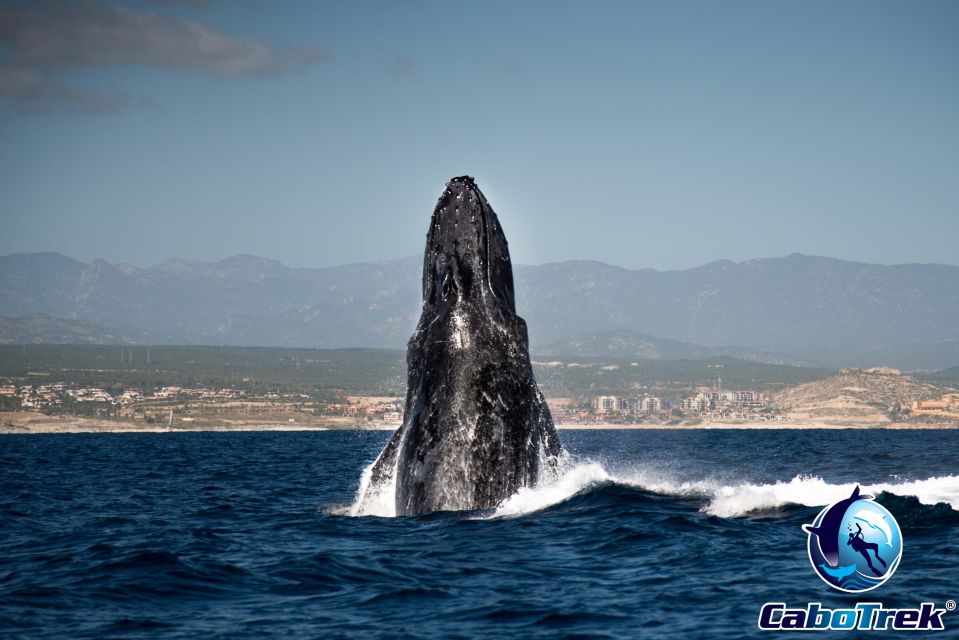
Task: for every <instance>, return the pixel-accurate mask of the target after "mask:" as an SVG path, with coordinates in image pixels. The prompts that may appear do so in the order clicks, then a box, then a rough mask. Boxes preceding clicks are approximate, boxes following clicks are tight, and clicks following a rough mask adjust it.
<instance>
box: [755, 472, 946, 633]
mask: <svg viewBox="0 0 959 640" xmlns="http://www.w3.org/2000/svg"><path fill="white" fill-rule="evenodd" d="M803 530H804V531H805V532H806V533H807V534H808V539H807V545H806V550H807V552H808V554H809V562H810V563H811V564H812V567H813V569H814V570H815V571H816V575H818V576H819V577H820V578H821V579H822V580H823V582H825V583H826V584H828V585H829V586H831V587H832V588H834V589H838V590H840V591H845V592H846V593H863V592H865V591H870V590H872V589H875V588H876V587H878V586H879V585H881V584H883V583H885V582H886V581H887V580H889V578H891V577H892V574H893V573H895V571H896V568H898V566H899V560H900V559H901V558H902V531H901V530H900V528H899V523H898V522H896V519H895V518H894V517H893V515H892V514H891V513H890V512H889V511H888V510H887V509H886V508H885V507H883V506H882V505H880V504H877V503H875V502H874V501H873V499H872V496H867V495H863V494H862V493H860V490H859V485H856V488H855V489H853V492H852V495H850V496H849V497H848V498H845V499H843V500H840V501H839V502H836V503H834V504H831V505H829V506H827V507H826V508H825V509H823V510H822V511H821V512H820V513H819V515H818V516H816V519H815V520H814V521H813V523H812V524H805V525H803ZM955 608H956V603H955V601H954V600H949V601H947V602H946V606H945V608H943V609H938V608H936V606H935V604H933V603H932V602H923V603H922V604H921V605H920V606H919V608H918V609H887V608H885V607H884V606H883V605H882V603H880V602H858V603H856V605H855V607H853V608H851V609H828V608H826V607H823V606H822V604H821V603H819V602H810V603H809V604H807V605H806V606H805V607H804V608H802V609H793V608H788V607H787V606H786V603H785V602H767V603H766V604H764V605H763V606H762V609H760V611H759V628H760V629H761V630H764V631H825V630H830V629H832V630H853V629H855V630H860V631H874V630H878V631H885V630H910V631H920V630H922V631H934V630H941V629H945V625H944V624H943V621H942V616H943V615H945V613H946V612H947V611H953V610H955Z"/></svg>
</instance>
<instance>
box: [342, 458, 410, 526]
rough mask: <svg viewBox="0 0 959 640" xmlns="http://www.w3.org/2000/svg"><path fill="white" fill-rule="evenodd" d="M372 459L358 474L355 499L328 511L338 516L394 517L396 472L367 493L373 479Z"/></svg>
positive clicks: (374, 462) (373, 463)
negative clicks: (348, 503) (358, 485)
mask: <svg viewBox="0 0 959 640" xmlns="http://www.w3.org/2000/svg"><path fill="white" fill-rule="evenodd" d="M375 464H376V461H375V460H374V461H373V462H371V463H370V464H369V466H368V467H366V469H363V475H362V476H360V488H359V489H357V491H356V499H355V500H353V504H350V505H346V506H343V507H334V508H332V509H330V513H333V514H335V515H340V516H354V517H355V516H379V517H380V518H394V517H396V499H395V496H396V474H395V473H393V474H391V476H390V481H389V482H386V483H384V484H382V485H380V486H379V488H378V489H377V490H376V491H374V492H372V493H367V490H368V488H369V486H370V482H371V481H372V479H373V465H375Z"/></svg>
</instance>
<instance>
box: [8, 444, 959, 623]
mask: <svg viewBox="0 0 959 640" xmlns="http://www.w3.org/2000/svg"><path fill="white" fill-rule="evenodd" d="M389 435H390V434H389V433H385V432H365V431H328V432H303V433H288V432H286V433H270V432H262V433H170V434H90V435H25V436H18V435H9V436H0V637H2V638H5V639H10V638H31V639H34V638H190V639H194V638H261V637H263V638H266V637H270V638H657V639H658V638H743V637H751V636H757V635H758V636H766V637H780V636H786V637H806V636H807V635H808V634H803V633H796V632H793V633H791V634H790V633H788V632H764V633H761V632H759V631H758V629H757V619H758V613H759V609H760V607H761V606H762V605H763V603H765V602H767V601H777V602H785V603H787V604H788V605H790V606H801V607H805V605H806V604H807V603H809V602H821V603H822V604H823V606H826V607H832V608H843V607H849V606H853V605H854V604H855V603H856V602H858V601H863V602H881V603H883V604H884V605H885V606H887V607H895V608H899V607H916V606H918V605H919V603H921V602H932V603H936V605H937V606H939V607H942V606H943V605H944V603H945V602H946V601H947V600H948V599H953V600H955V599H959V512H957V509H959V430H956V431H775V430H768V431H765V430H764V431H724V430H718V429H713V430H689V431H677V430H662V431H561V432H560V437H561V439H562V441H563V443H564V445H565V446H566V448H567V449H568V450H569V451H570V452H571V453H572V454H573V459H574V462H573V463H572V464H571V465H570V469H569V471H568V472H567V473H566V475H565V476H564V477H563V479H562V480H561V481H559V482H558V483H557V484H554V485H551V486H548V487H543V488H541V489H538V490H536V491H531V492H527V493H525V494H523V495H520V496H517V497H516V498H514V499H512V500H510V501H509V502H508V503H507V504H505V505H504V506H503V507H502V508H500V509H499V510H497V511H495V512H482V513H475V512H474V513H435V514H430V515H425V516H418V517H406V518H390V517H380V516H375V515H366V516H356V515H350V513H356V512H357V511H358V510H360V509H359V508H358V507H357V506H356V505H354V504H353V502H354V497H355V494H356V491H357V487H358V483H359V481H360V476H361V474H362V472H363V470H364V468H365V467H366V466H367V465H368V464H369V463H370V462H371V461H372V460H373V459H374V458H375V456H376V455H377V453H378V452H379V451H380V449H381V448H382V447H383V445H384V443H385V442H386V440H387V438H388V437H389ZM854 483H861V484H862V486H863V491H864V492H866V491H868V492H869V493H871V494H874V495H876V496H877V500H878V502H879V503H880V504H882V505H884V506H885V507H886V508H887V509H889V510H890V511H891V512H892V513H893V514H894V515H895V517H896V519H897V520H898V522H899V524H900V525H901V528H902V536H903V541H904V545H903V548H904V551H903V555H902V561H901V564H900V565H899V568H898V571H897V572H896V573H895V574H894V575H893V576H892V578H890V579H889V581H888V582H887V583H886V584H884V585H882V586H881V587H879V588H878V589H875V590H873V591H871V592H869V593H867V594H861V595H858V596H857V595H853V594H844V593H841V592H839V591H835V590H832V589H831V588H830V587H829V586H828V585H826V584H825V583H824V582H822V581H821V580H820V579H819V577H818V576H817V575H816V574H815V573H814V571H813V569H812V567H811V566H810V563H809V560H808V558H807V554H806V539H807V536H806V534H805V533H804V532H803V531H802V530H801V528H800V527H801V525H802V524H804V523H810V522H812V521H813V519H814V518H815V517H816V515H817V513H818V512H819V511H820V509H821V507H822V506H823V505H825V504H827V503H830V502H833V501H836V500H839V499H841V498H843V497H846V496H848V495H849V493H850V491H851V490H852V488H853V487H854ZM943 619H944V622H945V625H946V630H945V631H940V632H935V633H923V634H916V633H903V634H900V635H902V636H903V637H917V636H919V637H935V638H959V613H957V612H952V613H950V614H947V615H946V616H944V618H943ZM813 635H815V637H817V638H818V637H837V638H851V637H856V638H861V637H870V638H880V637H882V638H886V637H890V636H894V635H895V634H890V633H882V632H873V633H864V632H851V633H850V632H826V633H817V634H813Z"/></svg>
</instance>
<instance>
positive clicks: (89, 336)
mask: <svg viewBox="0 0 959 640" xmlns="http://www.w3.org/2000/svg"><path fill="white" fill-rule="evenodd" d="M134 333H137V337H135V336H133V335H130V334H128V333H124V332H120V331H117V330H115V329H108V328H107V327H101V326H99V325H96V324H92V323H90V322H83V321H80V320H63V319H61V318H54V317H53V316H49V315H47V314H45V313H34V314H32V315H29V316H26V317H24V318H11V317H9V316H0V344H116V345H138V344H146V336H145V335H143V334H139V333H138V332H134Z"/></svg>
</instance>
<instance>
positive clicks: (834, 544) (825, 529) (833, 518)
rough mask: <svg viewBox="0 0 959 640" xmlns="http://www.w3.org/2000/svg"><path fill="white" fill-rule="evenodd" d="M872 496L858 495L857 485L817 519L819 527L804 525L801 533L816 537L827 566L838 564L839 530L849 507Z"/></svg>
mask: <svg viewBox="0 0 959 640" xmlns="http://www.w3.org/2000/svg"><path fill="white" fill-rule="evenodd" d="M870 499H872V496H867V495H865V494H861V493H859V485H858V484H857V485H856V488H855V489H853V491H852V495H850V496H849V497H848V498H845V499H844V500H840V501H839V502H837V503H836V504H834V505H832V506H831V507H829V510H828V511H826V513H825V514H824V515H823V516H822V518H820V519H819V525H818V526H814V525H815V523H813V524H804V525H803V526H802V528H803V531H805V532H806V533H811V534H812V535H814V536H816V539H817V540H818V541H819V549H820V551H822V555H823V557H824V558H825V559H826V562H828V563H829V566H831V567H835V566H836V565H838V564H839V529H840V528H842V522H843V518H844V517H845V515H846V511H847V510H848V509H849V505H851V504H852V503H854V502H856V501H858V500H870Z"/></svg>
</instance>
